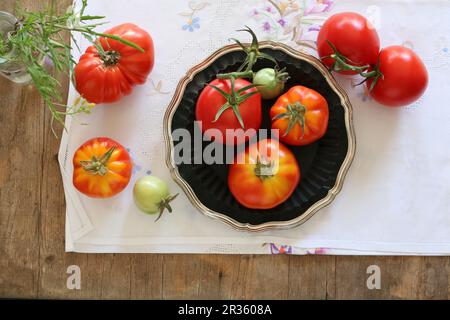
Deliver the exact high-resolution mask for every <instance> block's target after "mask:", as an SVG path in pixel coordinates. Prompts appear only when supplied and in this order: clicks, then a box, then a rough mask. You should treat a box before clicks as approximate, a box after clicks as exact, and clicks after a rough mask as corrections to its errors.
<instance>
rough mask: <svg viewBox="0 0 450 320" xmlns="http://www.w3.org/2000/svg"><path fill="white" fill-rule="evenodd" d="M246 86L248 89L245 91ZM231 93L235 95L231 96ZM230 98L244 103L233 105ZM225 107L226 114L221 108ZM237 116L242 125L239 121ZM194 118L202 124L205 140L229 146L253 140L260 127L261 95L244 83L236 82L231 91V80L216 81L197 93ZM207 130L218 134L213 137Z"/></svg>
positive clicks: (246, 82) (247, 83)
mask: <svg viewBox="0 0 450 320" xmlns="http://www.w3.org/2000/svg"><path fill="white" fill-rule="evenodd" d="M213 86H214V87H213ZM249 86H251V87H250V88H248V87H249ZM247 88H248V89H247ZM221 91H222V92H221ZM233 92H234V93H235V94H236V95H235V96H234V97H232V95H233ZM224 95H229V97H228V98H227V97H225V96H224ZM246 97H247V98H246ZM233 99H234V100H241V99H242V100H244V101H242V102H241V103H235V102H236V101H232V100H233ZM238 102H239V101H238ZM232 105H234V106H235V108H233V107H231V106H232ZM224 106H225V107H227V108H226V110H225V111H223V110H224V109H223V108H222V107H224ZM222 111H223V112H222ZM237 113H238V114H237ZM239 115H240V117H241V119H242V122H240V121H239ZM195 116H196V119H197V121H201V124H202V132H203V133H204V134H205V135H206V136H207V137H208V138H210V139H212V140H215V141H216V142H220V143H226V144H229V145H234V144H240V143H243V142H245V141H248V140H249V139H250V138H251V137H253V136H254V135H255V134H256V131H257V130H258V129H259V128H260V126H261V120H262V114H261V95H260V94H259V93H258V90H257V89H256V88H255V87H254V86H252V84H251V83H250V82H248V81H247V80H244V79H236V80H235V81H234V88H233V89H232V81H231V80H230V79H225V80H220V79H216V80H214V81H212V82H211V83H209V85H208V86H206V87H205V88H204V89H203V90H202V92H201V93H200V97H199V98H198V100H197V105H196V109H195ZM209 129H217V130H218V132H219V133H220V135H219V136H214V135H212V134H211V131H210V132H209V133H208V132H207V130H209ZM227 130H228V132H227ZM230 133H231V136H230ZM227 134H228V135H229V138H228V139H227Z"/></svg>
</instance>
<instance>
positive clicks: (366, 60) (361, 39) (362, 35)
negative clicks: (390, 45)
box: [317, 12, 380, 74]
mask: <svg viewBox="0 0 450 320" xmlns="http://www.w3.org/2000/svg"><path fill="white" fill-rule="evenodd" d="M317 50H318V53H319V56H320V58H321V59H322V62H323V63H324V64H325V65H326V66H327V67H328V68H330V69H332V70H334V71H337V72H339V73H342V74H357V73H359V71H354V70H348V69H347V68H346V67H345V66H344V65H343V64H340V63H339V62H340V61H339V59H342V60H343V62H345V63H346V64H349V65H352V66H356V67H363V66H366V69H367V68H368V66H370V65H374V64H376V63H377V60H378V53H379V52H380V39H379V37H378V33H377V31H376V30H375V28H374V27H373V26H372V25H371V24H370V22H369V21H368V20H367V19H366V18H364V17H363V16H362V15H360V14H358V13H354V12H343V13H338V14H335V15H333V16H331V17H330V18H328V19H327V21H325V23H324V25H323V26H322V28H321V29H320V32H319V35H318V37H317ZM335 50H336V51H337V52H335ZM336 53H338V54H337V55H336ZM333 55H335V56H334V57H333ZM360 71H362V70H360Z"/></svg>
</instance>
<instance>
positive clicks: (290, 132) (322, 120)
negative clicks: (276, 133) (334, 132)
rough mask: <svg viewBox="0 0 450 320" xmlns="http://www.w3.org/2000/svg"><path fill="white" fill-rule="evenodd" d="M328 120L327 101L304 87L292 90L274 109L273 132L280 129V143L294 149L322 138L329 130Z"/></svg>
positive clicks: (276, 103) (281, 97)
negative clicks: (292, 146)
mask: <svg viewBox="0 0 450 320" xmlns="http://www.w3.org/2000/svg"><path fill="white" fill-rule="evenodd" d="M328 117H329V110H328V103H327V101H326V100H325V98H324V97H323V96H322V95H321V94H320V93H318V92H317V91H315V90H313V89H309V88H306V87H303V86H294V87H292V88H290V89H289V91H288V92H286V93H285V94H283V95H282V96H280V97H279V98H278V100H277V101H276V102H275V104H274V105H273V107H272V108H271V109H270V118H271V119H272V129H278V130H280V137H279V138H280V140H281V141H283V142H285V143H287V144H290V145H294V146H303V145H306V144H310V143H313V142H314V141H317V140H319V139H320V138H322V137H323V136H324V135H325V133H326V131H327V128H328Z"/></svg>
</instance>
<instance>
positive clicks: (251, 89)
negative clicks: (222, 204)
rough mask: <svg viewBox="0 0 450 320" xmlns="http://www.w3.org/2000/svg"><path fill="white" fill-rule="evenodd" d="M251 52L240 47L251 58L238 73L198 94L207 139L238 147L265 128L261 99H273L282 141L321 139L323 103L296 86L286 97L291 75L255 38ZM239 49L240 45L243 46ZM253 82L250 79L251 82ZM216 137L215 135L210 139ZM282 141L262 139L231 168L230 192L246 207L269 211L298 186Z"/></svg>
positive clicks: (292, 162)
mask: <svg viewBox="0 0 450 320" xmlns="http://www.w3.org/2000/svg"><path fill="white" fill-rule="evenodd" d="M244 31H247V32H249V33H250V34H251V35H252V37H253V42H252V45H251V46H250V47H244V46H242V49H243V50H245V51H246V53H247V59H246V60H245V62H244V63H243V65H242V66H241V67H240V68H239V69H238V70H237V71H236V72H232V73H227V74H219V75H217V78H216V79H214V80H213V81H212V82H210V83H208V84H207V86H206V87H205V88H204V89H203V91H202V92H201V93H200V96H199V99H198V100H197V104H196V110H195V112H196V120H197V121H198V122H200V123H201V129H202V132H203V134H204V135H205V136H206V137H207V138H209V139H210V140H214V141H215V142H216V143H221V144H228V145H233V146H235V145H239V144H242V143H245V142H247V141H250V142H255V141H254V140H253V139H252V138H253V137H254V135H256V133H257V131H258V129H260V127H261V119H262V113H263V110H262V103H261V100H262V99H274V98H277V100H276V102H275V103H274V104H273V106H272V107H271V108H270V110H269V113H270V117H271V119H272V124H271V127H272V129H274V130H275V132H278V133H279V134H278V138H279V140H280V141H281V142H283V143H285V144H288V145H291V146H303V145H307V144H310V143H313V142H315V141H317V140H319V139H320V138H322V137H323V136H324V135H325V133H326V131H327V127H328V118H329V110H328V103H327V101H326V100H325V98H324V97H323V96H322V95H320V94H319V93H318V92H316V91H315V90H313V89H310V88H307V87H304V86H301V85H296V86H293V87H291V88H289V89H288V90H287V91H286V92H285V93H284V94H283V92H284V91H285V83H286V81H287V80H288V78H289V75H288V74H287V73H286V71H285V70H284V69H280V68H279V67H278V63H277V62H276V61H275V60H274V59H273V58H272V57H270V56H268V55H266V54H264V53H262V52H260V51H259V49H258V41H257V39H256V35H255V34H254V33H253V31H252V30H251V29H245V30H244ZM239 45H240V44H239ZM258 59H268V60H270V61H272V62H273V63H274V64H275V66H274V68H264V69H261V70H259V71H257V72H256V73H255V72H254V71H253V67H254V64H255V62H256V61H257V60H258ZM249 80H252V82H250V81H249ZM211 133H215V134H211ZM279 140H278V139H264V140H260V141H258V142H255V143H251V144H250V146H249V147H248V148H247V149H246V150H245V151H244V152H243V153H244V154H238V155H237V156H236V159H235V160H234V162H233V164H231V165H230V168H229V176H228V187H229V189H230V191H231V193H232V194H233V196H234V197H235V199H236V200H237V201H238V202H239V203H240V204H242V205H243V206H245V207H247V208H252V209H270V208H274V207H276V206H278V205H280V204H281V203H283V202H284V201H286V200H287V199H288V198H289V197H290V196H291V194H292V193H293V192H294V190H295V188H296V187H297V185H298V183H299V181H300V168H299V165H298V163H297V160H296V158H295V156H294V155H293V153H292V152H291V151H290V150H289V148H288V147H286V146H285V145H284V144H283V143H281V142H280V141H279Z"/></svg>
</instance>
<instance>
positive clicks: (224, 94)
mask: <svg viewBox="0 0 450 320" xmlns="http://www.w3.org/2000/svg"><path fill="white" fill-rule="evenodd" d="M206 85H207V86H208V87H211V88H214V89H215V90H217V91H219V92H220V94H221V95H222V96H223V97H224V98H225V99H227V100H228V99H229V98H230V95H229V94H228V93H226V92H225V91H223V90H222V89H220V88H219V87H217V86H215V85H213V84H209V83H207V84H206Z"/></svg>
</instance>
